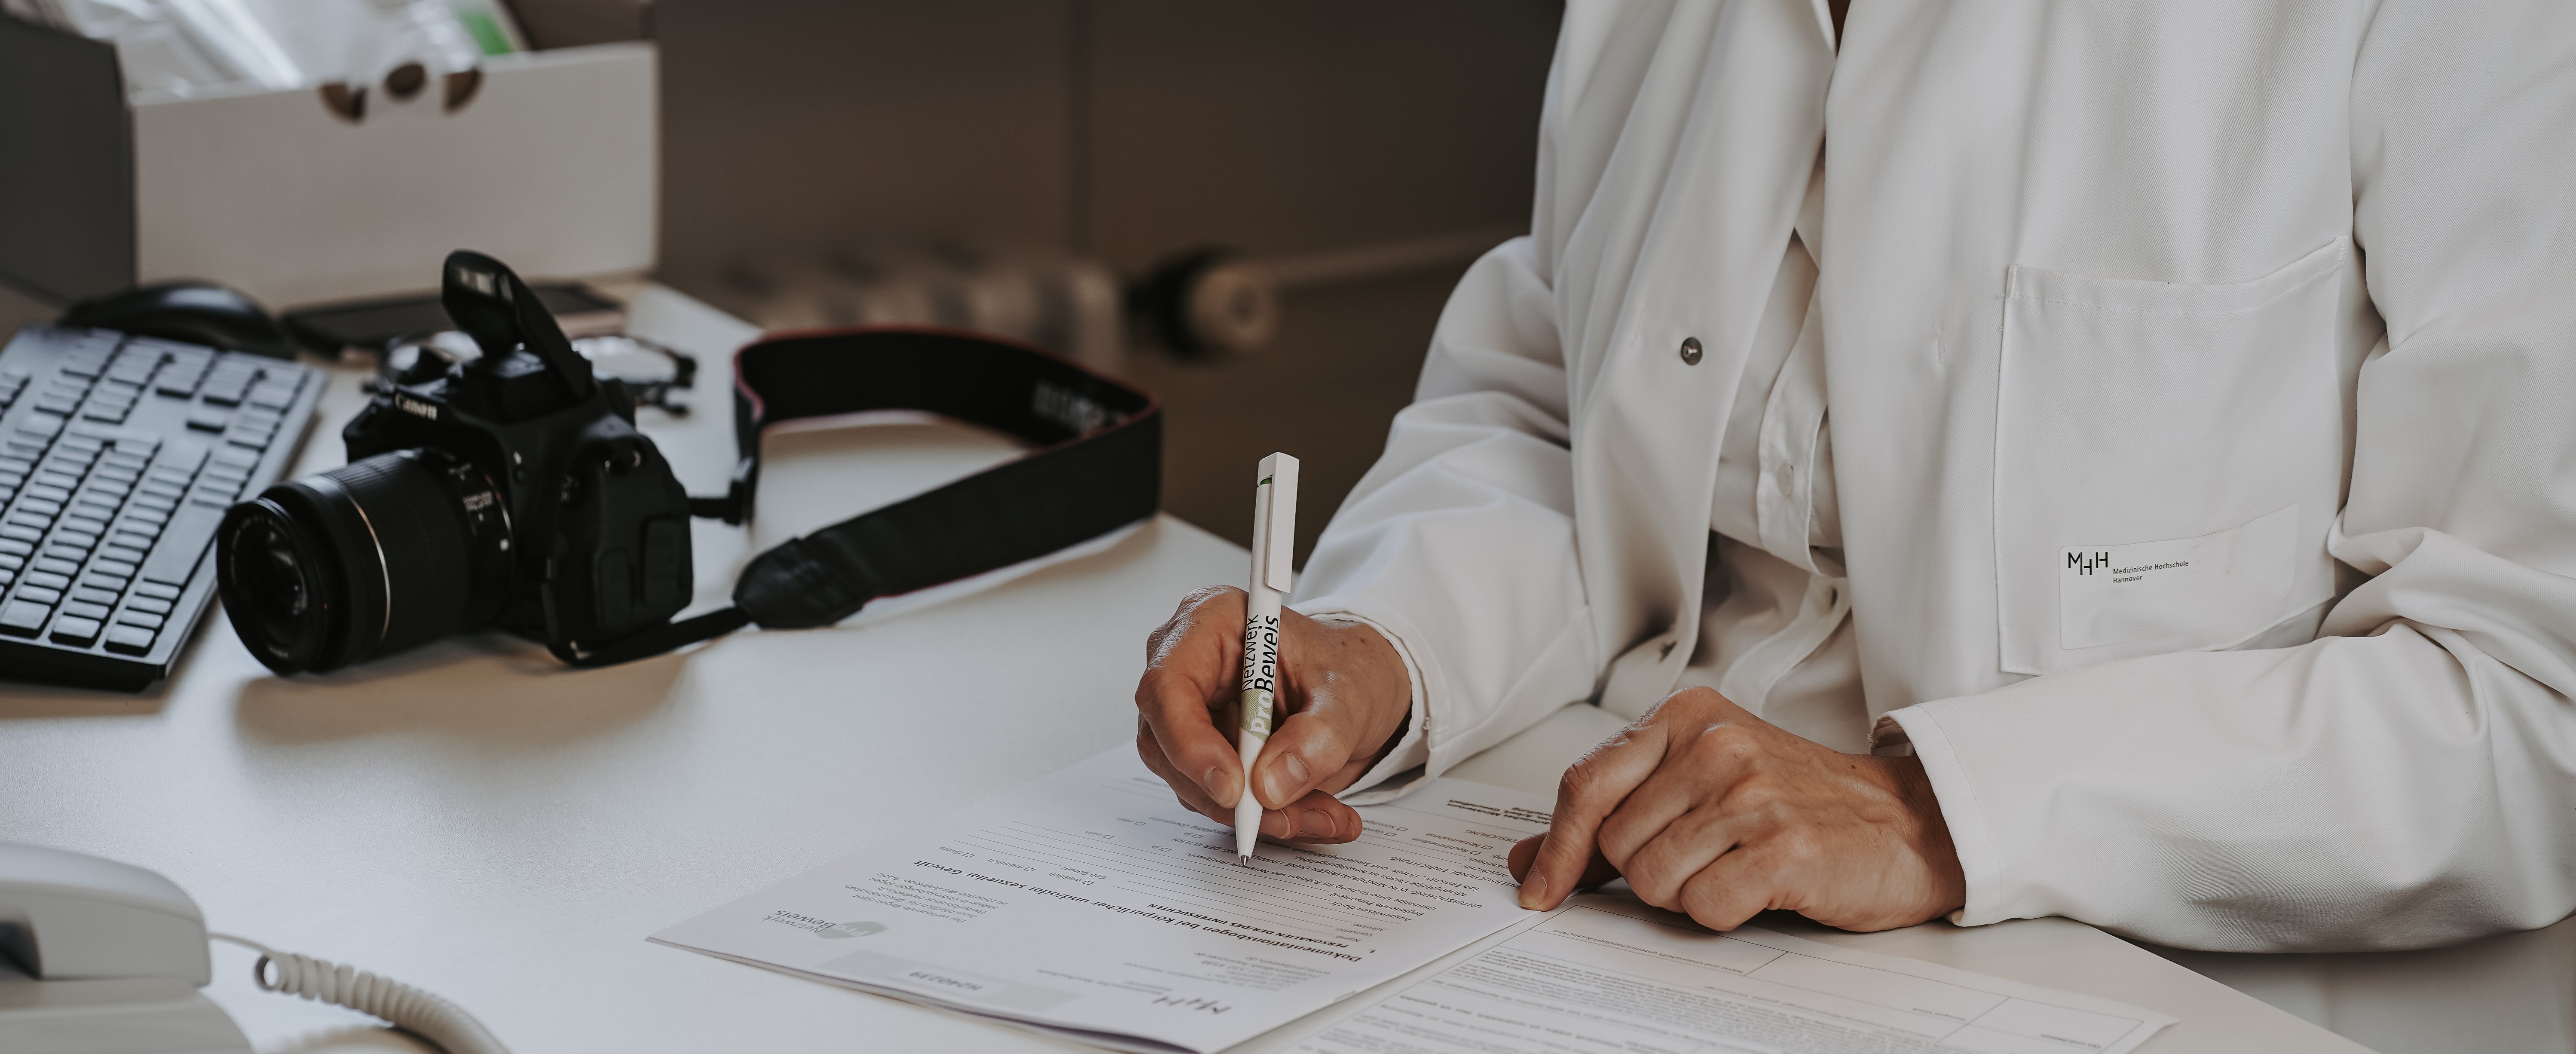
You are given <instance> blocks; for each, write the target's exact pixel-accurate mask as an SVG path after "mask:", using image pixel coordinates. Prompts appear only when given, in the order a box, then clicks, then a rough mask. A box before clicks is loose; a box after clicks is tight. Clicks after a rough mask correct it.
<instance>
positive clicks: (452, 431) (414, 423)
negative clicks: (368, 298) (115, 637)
mask: <svg viewBox="0 0 2576 1054" xmlns="http://www.w3.org/2000/svg"><path fill="white" fill-rule="evenodd" d="M444 276H445V277H444V282H443V286H444V288H443V292H442V299H443V301H444V303H445V305H446V308H447V314H448V317H449V318H450V319H451V320H452V321H453V322H454V323H455V324H456V326H457V328H458V329H460V330H463V331H464V332H465V333H466V335H468V336H470V337H472V338H473V340H474V343H475V344H476V345H478V346H479V347H480V348H481V349H482V355H481V357H480V358H476V359H473V360H470V361H467V362H462V363H457V364H454V365H450V364H448V363H445V362H442V361H438V360H436V359H433V358H430V357H427V356H424V357H423V358H422V359H421V360H420V361H419V362H418V363H417V364H415V365H414V366H413V367H412V368H411V369H410V370H408V371H407V372H405V373H403V374H402V375H401V376H400V377H399V378H398V379H397V380H396V381H394V382H393V383H391V384H388V385H386V386H385V387H384V390H382V391H379V392H378V393H377V394H376V396H375V400H374V402H372V403H371V404H369V405H368V406H367V408H366V409H365V410H364V411H362V412H360V413H359V414H358V416H357V418H356V419H355V420H353V421H351V422H349V426H348V428H346V429H345V430H343V431H342V432H341V438H342V439H344V440H345V441H346V442H347V443H348V446H349V464H348V465H347V466H345V467H342V468H337V469H333V470H331V471H329V472H324V473H321V474H319V475H314V476H308V477H305V478H303V479H299V480H294V481H292V482H288V483H281V484H278V485H277V486H274V487H270V488H268V490H267V491H265V492H263V493H261V494H260V496H259V497H257V498H255V499H253V500H250V501H246V502H243V503H241V504H239V505H235V506H233V507H232V509H231V511H230V512H228V513H226V514H225V516H224V521H223V525H222V526H221V527H220V528H219V529H218V531H217V534H216V546H217V548H216V561H217V562H216V574H217V578H218V581H219V582H220V584H221V588H222V591H223V598H224V613H225V614H226V615H228V616H230V617H231V619H232V623H233V628H234V629H235V630H237V631H238V632H239V633H240V634H241V639H242V642H243V643H244V644H247V645H249V646H250V650H251V654H253V655H257V656H258V657H259V660H260V661H261V662H263V663H266V664H267V665H268V667H269V668H270V669H272V670H276V671H277V672H279V673H299V672H303V671H307V670H311V671H323V670H334V669H338V668H340V667H343V666H347V665H349V664H351V663H355V662H362V661H365V660H367V659H371V658H374V657H376V656H380V655H388V654H391V653H394V652H398V651H402V650H405V649H408V648H412V647H415V646H418V645H421V644H425V643H427V642H429V641H432V640H435V639H438V638H440V637H445V636H448V635H450V634H454V633H458V632H462V631H465V630H472V629H480V628H483V627H485V626H497V627H499V628H501V629H504V630H507V631H509V632H511V633H515V634H518V635H519V636H522V637H527V638H529V639H532V640H536V641H539V642H542V643H544V644H545V645H546V646H547V647H548V648H549V649H551V650H553V651H554V652H555V654H556V655H558V656H567V657H569V656H572V655H577V654H579V653H582V652H584V651H586V650H588V649H592V648H595V647H597V646H598V645H600V644H603V643H606V642H610V641H614V640H616V639H618V638H621V637H625V636H628V635H630V634H633V633H635V632H637V631H639V630H644V629H649V628H653V627H658V626H662V625H665V624H667V623H668V622H669V621H670V618H671V616H672V615H673V614H675V613H677V612H678V611H679V610H680V609H681V608H683V607H685V606H687V605H688V603H689V595H690V586H691V583H692V581H693V578H692V575H691V571H690V567H689V497H688V494H687V492H686V491H684V490H682V489H681V487H680V481H679V480H678V479H677V478H675V477H674V476H672V474H671V467H670V465H669V463H668V462H665V461H664V460H663V459H662V454H661V451H659V450H656V449H655V448H654V446H653V442H652V440H649V439H646V438H645V437H644V435H643V434H642V433H640V432H638V431H636V430H635V402H634V398H633V395H632V393H631V392H629V391H628V390H627V388H626V386H625V385H624V383H623V382H620V381H616V380H603V379H601V378H598V377H596V376H594V374H593V372H592V369H591V366H590V363H589V362H588V361H587V360H585V359H583V358H582V357H581V356H580V355H579V354H578V353H576V352H575V351H574V350H573V348H572V345H571V343H570V342H569V341H567V340H565V339H564V335H563V331H562V329H561V328H559V327H557V326H556V325H555V321H554V318H553V316H551V315H549V314H547V312H546V310H545V308H544V307H543V306H541V305H540V304H539V303H538V302H537V297H536V295H535V294H534V293H531V292H530V291H529V289H528V287H527V285H526V284H525V283H523V282H521V281H520V280H519V276H518V275H516V274H513V273H511V271H510V269H509V268H508V267H505V266H503V265H502V264H501V263H500V261H497V260H494V259H492V258H491V257H488V256H484V255H482V254H480V253H472V252H457V253H453V254H450V255H449V256H448V258H447V264H446V269H445V272H444Z"/></svg>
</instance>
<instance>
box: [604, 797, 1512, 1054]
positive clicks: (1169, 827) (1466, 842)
mask: <svg viewBox="0 0 2576 1054" xmlns="http://www.w3.org/2000/svg"><path fill="white" fill-rule="evenodd" d="M1549 804H1550V803H1548V802H1547V801H1545V800H1543V799H1538V798H1534V797H1533V796H1531V795H1527V794H1523V793H1520V792H1517V791H1508V790H1504V789H1501V788H1498V787H1490V786H1486V785H1484V784H1479V783H1467V782H1463V781H1459V780H1435V781H1432V782H1431V783H1429V784H1428V785H1426V786H1425V787H1424V788H1423V789H1421V790H1418V791H1416V792H1414V793H1412V794H1409V795H1406V796H1405V798H1404V800H1403V801H1401V802H1398V803H1394V804H1388V805H1373V806H1368V807H1365V808H1362V809H1361V810H1360V815H1361V816H1362V817H1364V818H1365V819H1366V821H1367V829H1366V833H1364V834H1362V835H1361V836H1360V839H1359V840H1358V841H1356V842H1352V843H1349V844H1345V845H1335V846H1319V847H1314V848H1300V847H1294V846H1283V845H1273V844H1267V843H1265V844H1263V845H1262V846H1261V848H1260V851H1259V855H1257V856H1256V857H1255V858H1254V859H1253V861H1252V862H1251V863H1249V864H1244V863H1239V862H1238V861H1237V859H1236V857H1235V853H1234V830H1233V828H1230V827H1227V826H1225V825H1223V824H1220V823H1217V822H1215V821H1213V820H1210V819H1208V818H1207V817H1204V816H1201V815H1199V814H1197V813H1194V812H1191V811H1189V810H1188V809H1185V808H1182V807H1181V805H1180V803H1179V802H1177V801H1175V800H1173V798H1172V792H1171V789H1170V788H1168V787H1165V786H1164V785H1163V781H1162V780H1160V779H1158V778H1156V777H1155V776H1154V775H1153V774H1152V773H1150V772H1148V771H1146V769H1145V767H1144V765H1143V764H1142V763H1141V762H1139V761H1137V760H1136V754H1135V750H1134V748H1133V747H1124V746H1122V747H1118V748H1116V749H1113V750H1111V751H1108V752H1106V753H1103V754H1101V755H1098V756H1096V757H1093V758H1091V759H1090V760H1088V761H1085V762H1083V763H1081V764H1078V765H1075V766H1074V767H1072V768H1069V769H1066V770H1064V771H1062V772H1059V773H1056V774H1055V775H1053V776H1050V777H1047V778H1045V779H1041V780H1038V781H1037V782H1035V783H1032V784H1030V785H1029V786H1026V787H1023V788H1021V789H1019V790H1017V791H1015V792H1012V793H1010V794H1006V795H1003V796H1002V797H1001V798H1000V799H998V800H995V801H993V802H990V803H987V804H985V805H983V806H979V807H977V808H973V809H968V810H966V811H964V812H961V813H959V814H957V815H956V816H953V817H951V818H950V819H949V820H947V821H945V822H943V823H942V824H941V825H940V827H939V829H938V830H937V831H936V832H934V833H933V834H931V835H929V836H926V837H925V838H923V839H920V840H918V841H916V842H914V843H912V844H910V845H903V846H899V847H896V848H894V849H891V850H889V851H886V852H882V853H869V854H865V855H862V856H858V857H853V858H850V859H847V860H843V861H841V862H839V863H834V864H829V865H826V866H824V867H821V868H817V869H815V870H813V871H811V872H808V873H806V874H804V875H801V876H798V877H796V878H793V879H790V880H788V881H786V882H782V883H779V884H778V885H775V886H771V887H770V888H768V889H764V890H761V891H760V892H757V893H754V894H751V895H750V896H747V897H744V898H742V899H740V900H737V901H734V902H733V903H731V904H727V905H725V906H724V907H721V908H717V909H715V910H714V911H710V912H707V913H706V914H704V915H700V916H698V917H697V918H694V919H690V920H688V921H686V922H683V923H680V924H679V925H676V926H673V927H671V928H669V929H667V930H664V931H662V932H660V933H657V934H654V935H653V939H654V940H656V941H660V942H662V943H665V944H671V945H676V946H678V947H682V948H687V949H690V950H693V951H699V952H704V953H707V954H709V955H716V956H721V957H724V958H728V959H734V960H738V961H742V962H747V963H751V964H753V965H757V966H765V967H769V968H772V969H777V970H784V971H787V972H789V973H794V974H798V975H801V976H806V977H810V978H814V979H817V980H823V981H827V982H831V983H836V984H843V985H848V986H851V987H857V988H864V989H868V990H871V991H876V992H881V993H884V994H887V995H893V996H896V997H899V998H904V999H910V1000H915V1001H920V1002H927V1003H933V1004H937V1005H940V1006H944V1007H948V1008H950V1009H955V1010H961V1011H965V1012H968V1013H973V1014H980V1015H984V1016H988V1017H993V1018H997V1019H1001V1020H1003V1021H1006V1022H1010V1023H1013V1024H1019V1025H1024V1026H1030V1027H1035V1028H1039V1029H1041V1030H1046V1031H1053V1032H1057V1033H1059V1034H1067V1035H1070V1036H1071V1037H1072V1038H1075V1039H1078V1040H1081V1041H1083V1042H1087V1043H1094V1044H1101V1045H1106V1046H1115V1047H1121V1048H1125V1049H1130V1050H1152V1051H1168V1050H1189V1051H1201V1052H1204V1051H1213V1050H1217V1049H1220V1048H1224V1047H1228V1046H1232V1045H1234V1044H1236V1043H1240V1042H1242V1041H1244V1040H1246V1039H1250V1038H1252V1037H1254V1036H1257V1035H1260V1034H1261V1033H1263V1032H1266V1031H1269V1030H1270V1029H1272V1028H1275V1027H1277V1026H1279V1025H1281V1024H1284V1023H1286V1022H1289V1021H1293V1020H1295V1019H1297V1018H1298V1017H1299V1016H1301V1015H1304V1014H1306V1013H1309V1012H1311V1011H1313V1010H1315V1009H1317V1008H1319V1007H1323V1006H1327V1005H1330V1004H1331V1003H1333V1002H1335V1001H1338V1000H1341V999H1343V998H1346V997H1348V996H1351V995H1355V994H1358V993H1360V992H1362V991H1365V990H1367V989H1369V988H1371V987H1374V986H1376V985H1378V984H1380V983H1382V982H1385V981H1387V980H1390V979H1393V978H1395V977H1397V976H1400V975H1402V974H1404V973H1405V972H1406V971H1409V970H1412V969H1414V968H1416V967H1419V966H1422V965H1423V964H1425V963H1429V962H1431V961H1433V960H1435V959H1438V958H1440V957H1441V956H1443V955H1447V954H1449V953H1450V952H1453V951H1456V950H1457V949H1459V948H1461V947H1464V946H1466V945H1469V944H1472V943H1474V942H1475V941H1477V940H1478V939H1479V938H1482V937H1485V936H1487V935H1489V934H1492V933H1494V932H1495V931H1497V930H1500V929H1502V928H1504V927H1506V926H1510V925H1512V924H1513V923H1516V922H1520V921H1522V920H1524V919H1527V918H1530V917H1531V916H1530V915H1529V913H1527V912H1525V911H1522V910H1521V908H1520V906H1519V904H1518V902H1517V901H1516V900H1515V898H1514V891H1515V890H1516V889H1517V888H1518V887H1517V886H1516V884H1515V883H1513V881H1512V879H1511V874H1510V872H1509V871H1508V870H1507V869H1506V867H1505V864H1504V860H1505V857H1506V854H1508V853H1509V852H1510V850H1511V847H1512V843H1514V842H1517V841H1519V840H1520V839H1522V838H1525V837H1528V836H1530V835H1533V834H1537V833H1539V832H1541V831H1544V830H1546V829H1547V819H1548V813H1547V809H1548V807H1549Z"/></svg>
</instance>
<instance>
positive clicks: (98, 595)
mask: <svg viewBox="0 0 2576 1054" xmlns="http://www.w3.org/2000/svg"><path fill="white" fill-rule="evenodd" d="M81 581H82V582H83V585H82V586H81V587H80V588H78V589H75V590H72V599H73V600H75V601H78V602H80V603H83V604H110V605H113V604H115V603H116V597H117V591H116V590H113V589H100V588H98V587H96V586H92V585H88V584H87V582H88V581H89V580H88V579H82V580H81Z"/></svg>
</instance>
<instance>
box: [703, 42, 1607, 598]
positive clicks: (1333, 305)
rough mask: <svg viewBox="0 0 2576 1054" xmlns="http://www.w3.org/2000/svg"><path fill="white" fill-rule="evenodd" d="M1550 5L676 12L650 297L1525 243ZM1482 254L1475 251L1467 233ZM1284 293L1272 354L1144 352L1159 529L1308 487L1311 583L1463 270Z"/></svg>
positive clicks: (1135, 365)
mask: <svg viewBox="0 0 2576 1054" xmlns="http://www.w3.org/2000/svg"><path fill="white" fill-rule="evenodd" d="M1560 6H1561V5H1560V4H1558V3H1555V2H1539V0H1266V2H1259V3H1223V4H1211V3H1203V2H1190V0H951V2H945V3H938V4H915V3H891V2H864V3H852V2H848V0H770V2H757V3H749V2H743V0H659V2H658V3H657V4H656V5H655V8H654V12H653V24H654V36H655V37H656V38H657V41H658V46H659V47H660V49H661V62H662V113H663V143H662V152H663V184H662V219H661V224H662V245H661V267H660V273H661V276H662V278H663V279H664V280H665V281H668V282H670V283H672V284H674V285H676V286H678V287H679V288H681V289H683V290H687V291H690V292H693V293H698V294H700V295H702V296H706V297H707V298H709V299H711V300H714V301H717V302H719V303H722V302H724V301H725V299H726V296H727V289H726V281H727V274H728V271H729V269H732V268H738V267H740V266H742V265H744V264H745V263H746V262H747V261H752V260H759V259H775V258H777V257H779V256H781V255H784V254H797V253H805V254H816V255H819V254H827V253H831V252H835V251H840V250H845V249H848V248H851V247H854V246H865V245H869V244H876V243H882V242H887V241H909V242H939V241H952V240H953V241H964V242H972V243H978V244H998V245H1016V246H1031V247H1037V248H1041V249H1048V250H1054V251H1062V252H1070V253H1076V254H1083V255H1087V256H1090V257H1092V258H1095V259H1098V260H1100V261H1101V262H1103V263H1106V264H1108V265H1109V266H1110V267H1111V268H1113V269H1115V270H1117V271H1118V272H1120V273H1121V274H1123V275H1128V276H1133V275H1135V274H1139V273H1141V272H1143V271H1144V270H1145V269H1146V268H1147V267H1149V266H1150V265H1151V264H1153V263H1154V262H1155V261H1156V260H1158V259H1161V258H1164V257H1166V256H1167V255H1169V254H1171V253H1173V252H1175V251H1178V250H1183V249H1187V248H1189V247H1192V246H1198V245H1210V244H1213V245H1224V246H1231V247H1233V248H1236V249H1240V250H1243V251H1245V252H1247V253H1250V254H1253V255H1254V256H1286V255H1293V254H1301V253H1307V254H1311V253H1318V252H1331V251H1335V250H1342V249H1347V248H1352V247H1359V246H1368V245H1378V244H1385V243H1389V242H1401V241H1404V240H1407V239H1420V238H1424V237H1436V236H1454V235H1460V234H1462V233H1463V234H1465V235H1466V236H1468V237H1469V238H1470V239H1471V240H1473V239H1475V238H1477V237H1479V236H1481V237H1482V238H1486V239H1490V240H1492V241H1499V240H1501V238H1503V237H1506V236H1508V235H1510V234H1512V233H1515V232H1517V231H1519V230H1522V229H1525V228H1526V226H1527V223H1528V217H1529V207H1530V178H1531V171H1532V164H1533V159H1534V157H1535V151H1536V142H1537V119H1538V105H1539V97H1540V94H1541V91H1542V89H1543V87H1544V82H1545V80H1546V76H1547V63H1548V58H1549V55H1550V53H1551V52H1552V50H1553V48H1554V45H1555V36H1556V27H1557V21H1558V18H1559V15H1560ZM1479 232H1481V235H1479ZM1465 263H1466V260H1465V259H1464V258H1453V259H1449V260H1445V261H1442V262H1439V263H1436V264H1432V265H1428V266H1423V267H1417V268H1414V269H1411V270H1408V271H1403V272H1400V273H1392V274H1387V275H1384V276H1381V277H1375V278H1370V279H1366V280H1355V281H1347V282H1341V283H1336V284H1331V285H1325V286H1318V287H1312V288H1295V289H1291V290H1289V291H1288V292H1287V293H1286V294H1285V296H1284V297H1283V300H1282V304H1281V306H1282V309H1283V310H1282V312H1281V316H1280V317H1281V322H1280V328H1279V331H1278V336H1277V339H1276V340H1275V341H1274V342H1272V343H1271V344H1270V345H1269V346H1268V347H1266V348H1264V349H1262V350H1260V351H1258V352H1256V353H1252V354H1248V355H1243V356H1238V357H1232V358H1225V359H1219V360H1215V361H1204V362H1185V361H1181V360H1178V359H1175V358H1173V357H1170V356H1167V355H1163V354H1159V353H1156V352H1152V351H1145V350H1140V351H1136V352H1132V353H1131V354H1130V355H1129V357H1128V360H1127V366H1128V368H1127V372H1128V374H1129V375H1130V376H1131V377H1133V378H1134V379H1136V380H1137V381H1139V382H1141V383H1143V384H1144V385H1146V386H1147V387H1149V388H1152V389H1153V390H1155V391H1156V392H1158V393H1160V394H1161V395H1162V396H1163V397H1164V399H1165V401H1166V405H1167V407H1168V410H1167V414H1168V422H1167V423H1168V432H1167V438H1166V444H1167V451H1168V452H1167V454H1166V484H1165V496H1164V505H1165V507H1166V508H1168V509H1170V510H1171V511H1172V512H1174V513H1175V514H1178V515H1179V516H1181V517H1182V518H1184V519H1187V520H1189V521H1191V522H1193V523H1197V524H1199V525H1201V526H1204V527H1207V528H1208V529H1210V530H1213V531H1216V532H1217V533H1219V534H1223V535H1226V536H1228V537H1231V538H1233V539H1235V540H1236V541H1238V542H1248V541H1249V534H1250V518H1251V512H1250V508H1249V493H1250V491H1249V486H1248V485H1249V483H1250V482H1251V478H1250V477H1251V472H1252V467H1253V464H1254V462H1255V461H1257V460H1258V459H1259V458H1260V457H1261V455H1263V454H1266V453H1268V452H1270V451H1271V450H1274V449H1280V450H1286V451H1288V452H1290V453H1294V454H1296V455H1298V456H1299V457H1301V458H1303V459H1304V460H1305V465H1306V468H1305V477H1304V481H1303V488H1304V493H1303V495H1302V496H1301V500H1300V503H1299V504H1300V505H1301V511H1302V513H1303V515H1302V516H1301V520H1302V521H1303V522H1302V524H1301V530H1300V532H1299V533H1300V535H1301V537H1300V545H1299V548H1298V556H1299V559H1300V560H1302V559H1303V558H1304V555H1305V553H1306V551H1307V549H1308V548H1309V547H1310V546H1311V544H1312V539H1313V537H1314V532H1315V531H1316V530H1317V529H1319V528H1320V527H1321V526H1322V524H1323V522H1324V519H1325V518H1326V517H1327V516H1329V515H1330V513H1331V511H1332V510H1333V509H1334V508H1335V507H1336V506H1338V505H1339V503H1340V501H1341V498H1342V496H1343V494H1344V493H1346V492H1347V491H1348V490H1349V489H1350V486H1351V485H1352V484H1353V483H1354V482H1356V481H1357V480H1358V479H1359V476H1360V474H1361V473H1362V472H1363V471H1365V470H1366V469H1367V467H1368V465H1369V463H1370V462H1371V461H1373V460H1374V459H1375V458H1376V456H1377V453H1378V451H1379V449H1380V447H1381V446H1382V445H1383V443H1384V441H1385V435H1386V426H1387V421H1388V418H1389V417H1391V416H1392V415H1393V414H1394V412H1395V411H1396V409H1398V408H1399V407H1401V406H1402V405H1403V404H1404V403H1405V402H1406V401H1407V399H1408V398H1409V397H1410V395H1411V391H1412V385H1413V379H1414V375H1415V373H1416V372H1417V371H1418V369H1419V368H1420V365H1421V361H1422V353H1423V348H1424V345H1425V342H1426V340H1427V338H1428V336H1429V334H1430V331H1431V326H1432V323H1433V321H1434V320H1435V319H1436V318H1437V317H1438V314H1439V310H1440V306H1441V304H1442V302H1443V301H1444V300H1445V298H1446V296H1447V294H1448V290H1449V288H1450V286H1451V285H1453V284H1454V283H1455V282H1456V280H1457V277H1458V273H1459V272H1460V271H1461V270H1463V269H1464V266H1465Z"/></svg>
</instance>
